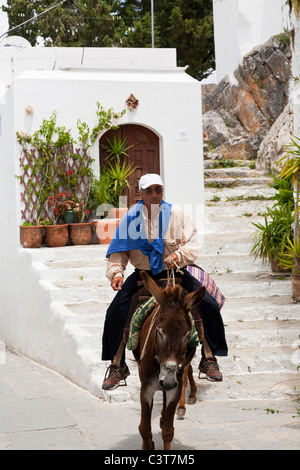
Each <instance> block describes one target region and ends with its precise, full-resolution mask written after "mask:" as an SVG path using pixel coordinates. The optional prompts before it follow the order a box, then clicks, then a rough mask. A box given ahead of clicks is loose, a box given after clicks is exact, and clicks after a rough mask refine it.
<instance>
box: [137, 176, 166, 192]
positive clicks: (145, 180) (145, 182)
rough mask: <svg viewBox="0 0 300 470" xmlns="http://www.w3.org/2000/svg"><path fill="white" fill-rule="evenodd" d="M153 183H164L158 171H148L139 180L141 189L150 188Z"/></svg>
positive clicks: (160, 184) (161, 184)
mask: <svg viewBox="0 0 300 470" xmlns="http://www.w3.org/2000/svg"><path fill="white" fill-rule="evenodd" d="M153 184H157V185H159V186H163V185H164V183H163V181H162V179H161V177H160V176H159V175H157V174H156V173H147V174H146V175H143V176H142V177H141V178H140V181H139V190H141V189H146V188H149V186H152V185H153Z"/></svg>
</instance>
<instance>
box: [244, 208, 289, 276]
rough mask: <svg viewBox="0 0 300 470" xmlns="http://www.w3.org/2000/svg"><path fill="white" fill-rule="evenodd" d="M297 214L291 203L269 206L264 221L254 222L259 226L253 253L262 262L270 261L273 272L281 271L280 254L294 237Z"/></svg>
mask: <svg viewBox="0 0 300 470" xmlns="http://www.w3.org/2000/svg"><path fill="white" fill-rule="evenodd" d="M294 221H295V214H294V211H293V209H292V207H291V205H284V206H273V207H272V208H270V207H267V213H266V214H265V216H264V222H263V223H253V225H254V226H255V227H256V228H257V231H256V232H255V233H254V241H253V247H252V249H251V254H254V256H255V259H256V258H257V257H259V258H261V260H262V262H263V263H265V262H266V261H269V262H270V263H271V268H272V271H273V272H280V268H279V266H278V263H279V255H280V254H282V252H283V251H284V247H285V246H286V245H287V243H288V241H290V240H292V239H293V224H294Z"/></svg>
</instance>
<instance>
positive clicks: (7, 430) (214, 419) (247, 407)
mask: <svg viewBox="0 0 300 470" xmlns="http://www.w3.org/2000/svg"><path fill="white" fill-rule="evenodd" d="M214 385H215V386H216V387H217V386H218V384H214ZM295 385H297V384H295ZM298 385H299V384H298ZM296 406H297V405H296V403H295V402H294V401H293V400H291V399H289V398H288V397H287V400H284V401H283V400H281V401H273V402H266V401H236V400H235V401H225V402H209V403H208V402H200V403H197V404H196V405H194V406H193V407H191V406H190V407H188V409H187V416H186V418H185V419H184V420H181V421H179V420H176V423H175V438H174V441H173V447H172V449H173V450H182V451H183V452H184V451H194V450H196V449H198V450H240V449H242V450H259V449H267V450H276V449H278V450H280V449H284V450H294V449H299V448H300V417H295V416H296V415H297V411H296ZM298 407H300V405H298ZM267 409H269V412H268V411H267ZM159 414H160V405H159V404H156V405H155V406H154V411H153V435H154V441H155V444H156V449H157V450H161V449H162V441H161V436H160V431H159V425H158V422H159ZM0 416H1V418H0V450H4V449H7V450H23V449H25V450H64V449H67V450H96V449H97V450H106V451H109V452H107V453H105V455H106V454H107V455H108V456H111V455H112V451H117V450H118V451H124V450H127V451H132V450H139V449H140V448H141V438H140V436H139V434H138V424H139V419H140V408H139V404H137V403H131V404H109V403H107V402H105V401H102V400H99V399H97V398H95V397H93V396H92V395H90V394H89V393H88V392H85V391H84V390H82V389H80V388H78V387H77V386H75V385H73V384H72V383H71V382H69V381H68V380H66V379H65V378H63V377H61V376H60V375H59V374H57V373H55V372H53V371H51V370H49V369H47V368H44V367H42V366H40V365H38V364H36V363H35V362H33V361H31V360H30V359H28V358H26V357H24V356H20V355H18V354H16V353H14V352H12V351H6V352H2V353H1V361H0Z"/></svg>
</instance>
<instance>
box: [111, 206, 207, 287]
mask: <svg viewBox="0 0 300 470" xmlns="http://www.w3.org/2000/svg"><path fill="white" fill-rule="evenodd" d="M143 218H144V224H145V230H146V233H148V241H149V242H150V243H151V242H152V241H153V240H154V239H155V238H157V236H158V235H157V234H158V224H159V214H158V215H157V216H156V217H155V218H153V220H149V219H148V218H147V216H146V212H145V211H143ZM164 242H165V249H164V259H165V258H166V257H167V256H169V255H170V254H171V253H176V255H177V256H178V259H179V266H180V267H183V266H187V265H189V264H193V263H194V262H195V261H196V258H197V256H198V251H199V237H198V232H197V230H196V228H195V226H194V224H193V222H192V220H191V218H190V217H189V216H187V215H186V214H184V213H183V212H182V210H181V208H180V207H179V206H176V205H173V206H172V209H171V216H170V222H169V226H168V229H167V231H166V234H165V236H164ZM128 262H130V263H131V264H132V265H133V266H134V267H135V268H138V269H144V270H149V269H150V265H149V259H148V256H146V255H144V254H143V253H142V252H141V251H140V250H131V251H124V252H120V253H113V254H111V255H110V256H109V258H108V259H107V266H106V276H107V278H108V279H109V280H110V281H112V279H113V278H114V277H116V276H123V275H124V271H125V269H126V266H127V264H128Z"/></svg>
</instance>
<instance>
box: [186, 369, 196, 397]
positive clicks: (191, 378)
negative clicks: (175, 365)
mask: <svg viewBox="0 0 300 470" xmlns="http://www.w3.org/2000/svg"><path fill="white" fill-rule="evenodd" d="M188 376H189V382H190V395H189V399H188V404H189V405H194V404H195V403H196V401H197V398H196V394H197V385H196V382H195V380H194V376H193V368H192V366H191V364H190V365H189V367H188Z"/></svg>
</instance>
